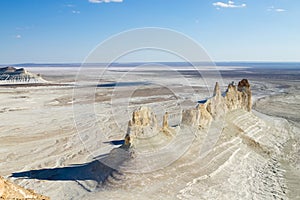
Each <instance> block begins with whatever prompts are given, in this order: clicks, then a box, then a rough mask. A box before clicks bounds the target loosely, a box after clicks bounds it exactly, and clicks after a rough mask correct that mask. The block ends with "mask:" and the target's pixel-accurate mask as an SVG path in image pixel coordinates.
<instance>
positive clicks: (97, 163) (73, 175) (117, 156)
mask: <svg viewBox="0 0 300 200" xmlns="http://www.w3.org/2000/svg"><path fill="white" fill-rule="evenodd" d="M96 158H97V160H94V161H91V162H89V163H83V164H76V165H71V166H68V167H60V168H46V169H38V170H29V171H24V172H15V173H12V175H11V177H15V178H25V179H39V180H51V181H76V180H79V181H80V180H81V181H85V180H93V181H96V182H97V183H104V182H105V180H106V179H107V178H108V177H109V176H110V175H111V174H112V173H113V172H115V171H118V168H119V166H120V165H122V163H123V162H124V161H126V160H127V159H129V158H130V153H129V152H128V151H127V150H126V149H124V148H122V147H119V148H114V149H113V150H112V151H111V152H110V153H109V154H105V155H100V156H97V157H96Z"/></svg>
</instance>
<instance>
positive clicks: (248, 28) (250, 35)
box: [0, 0, 300, 64]
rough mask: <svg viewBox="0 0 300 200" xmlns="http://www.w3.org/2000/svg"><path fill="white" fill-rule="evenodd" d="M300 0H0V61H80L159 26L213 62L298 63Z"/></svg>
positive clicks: (8, 62)
mask: <svg viewBox="0 0 300 200" xmlns="http://www.w3.org/2000/svg"><path fill="white" fill-rule="evenodd" d="M299 9H300V1H299V0H251V1H250V0H236V1H223V0H186V1H183V0H1V1H0V25H1V28H0V63H2V64H10V63H28V62H30V63H31V62H35V63H60V62H82V61H83V60H84V58H85V57H86V56H87V55H88V54H89V52H90V51H91V50H92V49H93V48H95V47H96V46H97V44H99V43H100V42H101V41H103V40H105V39H106V38H108V37H110V36H112V35H114V34H117V33H119V32H121V31H125V30H128V29H133V28H142V27H162V28H169V29H173V30H176V31H179V32H181V33H184V34H186V35H188V36H190V37H191V38H193V39H194V40H196V41H197V42H198V43H199V44H201V45H202V46H203V47H204V48H205V49H206V51H207V52H208V54H209V55H210V56H211V58H212V59H213V60H214V61H300V21H299V19H300V12H299Z"/></svg>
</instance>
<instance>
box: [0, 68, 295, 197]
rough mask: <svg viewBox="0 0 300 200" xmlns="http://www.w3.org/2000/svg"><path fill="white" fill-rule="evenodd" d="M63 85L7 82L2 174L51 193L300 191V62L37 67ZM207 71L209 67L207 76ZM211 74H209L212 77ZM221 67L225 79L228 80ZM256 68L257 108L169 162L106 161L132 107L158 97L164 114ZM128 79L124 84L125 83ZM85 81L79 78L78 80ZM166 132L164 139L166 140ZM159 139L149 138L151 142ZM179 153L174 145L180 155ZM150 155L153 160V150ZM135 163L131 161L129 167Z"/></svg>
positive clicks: (154, 104)
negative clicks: (176, 67)
mask: <svg viewBox="0 0 300 200" xmlns="http://www.w3.org/2000/svg"><path fill="white" fill-rule="evenodd" d="M27 70H28V71H31V72H34V73H40V74H41V75H42V76H43V77H44V78H45V79H46V80H48V81H49V82H51V83H56V84H57V83H59V84H61V85H49V86H47V85H44V86H28V85H22V86H20V85H19V86H1V87H0V97H1V98H0V117H1V118H0V138H1V139H0V175H1V176H3V177H5V178H7V179H9V180H11V181H12V182H14V183H16V184H19V185H21V186H23V187H25V188H30V189H33V190H34V191H36V192H38V193H40V194H43V195H45V196H49V197H50V198H51V199H64V200H65V199H130V200H132V199H300V114H299V110H300V90H299V87H300V70H297V69H293V70H284V69H282V70H280V69H254V68H236V69H234V68H232V69H231V70H224V69H221V70H220V74H217V75H216V74H215V72H211V73H208V72H207V71H206V72H203V73H204V76H203V74H202V73H200V74H199V73H197V72H195V71H193V70H192V69H191V70H181V72H180V73H176V72H174V71H173V72H168V71H163V72H162V71H155V70H131V69H130V68H129V69H128V68H116V69H112V70H106V71H101V70H98V69H96V68H91V69H85V70H83V71H81V72H80V75H78V76H77V77H76V75H77V73H78V68H71V67H70V68H67V67H66V68H54V67H48V68H46V67H44V68H38V67H34V68H28V69H27ZM201 76H202V77H201ZM203 77H205V80H204V79H203ZM220 77H221V80H218V79H219V78H220ZM243 78H247V79H248V80H249V82H250V84H251V89H252V93H253V110H252V112H246V111H244V110H240V109H237V110H234V111H232V112H229V113H227V115H226V116H225V117H224V119H222V126H221V125H220V124H219V123H218V122H213V123H212V124H211V127H210V129H211V130H213V131H212V132H213V133H219V135H218V138H217V140H216V141H215V143H214V144H213V145H212V148H211V149H210V151H209V152H207V153H206V154H201V153H199V152H201V148H202V147H203V146H205V145H207V142H209V140H208V141H207V138H209V137H207V135H205V134H204V133H203V134H202V133H199V134H198V136H197V137H195V139H193V141H192V142H191V143H189V144H188V146H187V145H186V144H184V143H183V144H181V145H178V146H176V145H174V147H173V154H175V155H176V152H179V151H181V150H182V149H184V148H185V151H184V152H183V153H182V155H180V156H178V158H176V159H174V160H172V162H170V163H168V165H162V166H161V167H159V165H158V164H159V163H160V161H161V163H164V162H163V161H164V160H166V159H169V158H170V157H169V156H170V155H160V156H159V158H157V162H156V163H148V167H149V168H147V169H148V170H146V171H145V172H144V171H143V169H141V171H135V172H129V171H126V170H123V171H122V170H120V171H117V170H114V169H111V168H110V167H107V166H105V165H104V164H103V163H102V162H101V159H102V160H103V159H104V160H105V157H106V156H107V155H108V153H109V152H110V151H111V150H112V149H114V148H117V147H118V146H120V144H121V142H122V140H123V139H124V136H125V134H126V129H127V124H128V121H129V119H130V118H131V114H132V112H133V111H134V110H135V109H137V108H138V107H140V106H148V107H150V108H151V109H152V110H153V112H154V113H155V114H156V115H157V119H158V122H159V123H161V122H162V116H163V114H164V112H166V111H168V112H169V113H170V116H171V117H170V122H169V123H170V125H172V126H176V125H178V123H180V114H181V111H182V110H183V109H185V108H187V107H192V106H196V104H197V100H201V99H205V98H207V97H210V96H211V91H212V89H213V86H214V82H215V80H218V81H219V82H220V83H221V84H220V85H221V89H222V91H225V90H226V86H227V85H228V84H229V83H231V82H232V81H234V82H235V83H237V82H238V81H239V80H241V79H243ZM115 82H119V84H115ZM74 85H75V88H74ZM158 142H159V141H158ZM149 146H150V145H148V146H147V145H146V146H145V151H147V148H149ZM173 154H172V155H173ZM145 163H146V164H147V160H145ZM125 168H126V167H125Z"/></svg>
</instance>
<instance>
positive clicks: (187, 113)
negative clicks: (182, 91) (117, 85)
mask: <svg viewBox="0 0 300 200" xmlns="http://www.w3.org/2000/svg"><path fill="white" fill-rule="evenodd" d="M251 98H252V94H251V89H250V84H249V82H248V80H247V79H243V80H241V81H240V82H239V83H238V87H237V86H235V85H234V84H233V83H231V84H229V85H228V87H227V90H226V92H225V93H224V94H223V95H222V93H221V89H220V86H219V83H216V85H215V88H214V92H213V96H212V97H210V98H208V99H206V100H205V101H201V102H204V103H199V104H198V105H197V106H196V107H193V108H190V109H186V110H183V111H182V120H181V124H179V125H180V126H190V127H195V128H197V129H206V128H208V127H209V126H210V124H211V122H212V120H214V119H218V118H219V117H222V116H224V115H225V114H226V113H227V112H228V111H231V110H234V109H244V110H246V111H251V106H252V103H251V100H252V99H251ZM157 134H165V135H169V136H173V135H175V134H176V132H175V131H174V129H173V128H171V127H169V123H168V113H165V115H164V116H163V122H162V127H159V126H158V123H157V119H156V116H155V114H154V113H153V112H152V111H151V110H150V108H147V107H140V108H139V109H138V110H136V111H134V112H133V114H132V119H131V120H130V121H129V123H128V131H127V134H126V137H125V144H124V145H125V146H126V145H127V146H130V145H132V144H133V143H134V140H135V138H148V137H151V136H153V135H157Z"/></svg>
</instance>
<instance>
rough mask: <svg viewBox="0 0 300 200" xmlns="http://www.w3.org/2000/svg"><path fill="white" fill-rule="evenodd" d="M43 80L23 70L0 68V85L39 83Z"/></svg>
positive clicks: (38, 75)
mask: <svg viewBox="0 0 300 200" xmlns="http://www.w3.org/2000/svg"><path fill="white" fill-rule="evenodd" d="M41 82H45V80H44V79H43V78H42V77H41V76H40V74H33V73H30V72H28V71H27V70H25V69H24V68H20V69H17V68H15V67H11V66H9V67H3V68H0V83H41Z"/></svg>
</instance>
